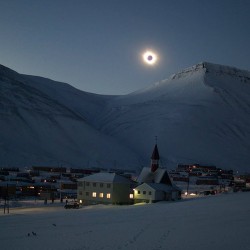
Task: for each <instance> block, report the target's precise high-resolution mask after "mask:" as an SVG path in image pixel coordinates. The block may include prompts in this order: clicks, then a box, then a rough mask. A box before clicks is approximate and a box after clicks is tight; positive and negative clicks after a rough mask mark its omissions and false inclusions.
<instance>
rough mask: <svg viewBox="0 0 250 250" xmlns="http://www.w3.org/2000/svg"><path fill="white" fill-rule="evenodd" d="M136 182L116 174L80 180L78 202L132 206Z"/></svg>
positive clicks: (101, 174) (100, 174)
mask: <svg viewBox="0 0 250 250" xmlns="http://www.w3.org/2000/svg"><path fill="white" fill-rule="evenodd" d="M133 187H134V182H133V181H131V180H130V179H128V178H125V177H123V176H120V175H118V174H115V173H96V174H93V175H89V176H86V177H83V178H81V179H79V180H78V185H77V200H78V201H79V202H80V203H82V204H98V203H102V204H131V203H133Z"/></svg>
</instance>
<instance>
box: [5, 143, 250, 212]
mask: <svg viewBox="0 0 250 250" xmlns="http://www.w3.org/2000/svg"><path fill="white" fill-rule="evenodd" d="M230 191H231V192H237V191H250V174H245V175H239V174H238V173H234V172H233V170H223V169H220V168H217V167H216V166H204V165H200V164H178V166H177V167H176V169H174V170H170V171H167V169H166V168H163V167H161V166H160V156H159V151H158V146H157V144H155V146H154V149H153V153H152V156H151V166H150V167H144V168H143V169H142V170H141V172H140V173H139V174H138V175H137V173H136V172H135V171H131V170H130V171H129V170H121V169H120V170H119V169H100V168H88V169H84V168H69V169H68V168H65V167H55V166H54V167H52V166H32V167H31V168H30V169H26V170H24V171H21V170H20V169H19V168H11V167H3V168H0V199H1V200H0V206H4V207H8V206H9V201H10V200H18V199H19V200H21V199H27V198H29V199H32V198H33V199H37V200H42V201H43V202H44V204H45V205H46V204H47V202H48V201H50V202H51V203H54V201H55V200H59V201H60V202H61V203H66V205H68V201H74V203H73V204H79V205H90V204H91V205H92V204H117V205H123V204H135V203H141V202H145V203H154V202H158V201H176V200H179V199H181V198H184V197H192V196H204V195H215V194H218V193H222V192H230ZM79 205H77V208H78V207H79ZM72 207H74V208H76V207H75V206H72ZM65 208H71V207H70V206H69V205H68V206H65Z"/></svg>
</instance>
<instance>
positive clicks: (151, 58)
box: [142, 51, 158, 65]
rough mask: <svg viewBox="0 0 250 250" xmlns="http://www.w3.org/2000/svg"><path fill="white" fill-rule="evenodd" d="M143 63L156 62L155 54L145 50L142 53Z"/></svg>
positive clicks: (150, 63)
mask: <svg viewBox="0 0 250 250" xmlns="http://www.w3.org/2000/svg"><path fill="white" fill-rule="evenodd" d="M142 58H143V61H144V63H146V64H148V65H154V64H156V62H157V59H158V58H157V55H156V53H154V52H153V51H146V52H144V53H143V55H142Z"/></svg>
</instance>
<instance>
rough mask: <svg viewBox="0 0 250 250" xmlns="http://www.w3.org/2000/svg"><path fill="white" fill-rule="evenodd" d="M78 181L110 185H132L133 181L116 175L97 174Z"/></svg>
mask: <svg viewBox="0 0 250 250" xmlns="http://www.w3.org/2000/svg"><path fill="white" fill-rule="evenodd" d="M78 181H90V182H109V183H111V182H112V183H131V180H129V179H128V178H125V177H123V176H120V175H118V174H116V173H96V174H92V175H89V176H86V177H83V178H81V179H78Z"/></svg>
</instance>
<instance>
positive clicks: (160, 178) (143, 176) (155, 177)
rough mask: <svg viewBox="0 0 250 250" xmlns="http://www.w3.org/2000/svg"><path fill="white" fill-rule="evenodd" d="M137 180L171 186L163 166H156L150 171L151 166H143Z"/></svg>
mask: <svg viewBox="0 0 250 250" xmlns="http://www.w3.org/2000/svg"><path fill="white" fill-rule="evenodd" d="M137 182H139V183H143V182H146V183H164V184H167V185H170V186H172V182H171V180H170V178H169V175H168V172H167V169H165V168H158V169H157V170H156V171H155V172H152V171H151V168H148V167H144V168H143V169H142V171H141V173H140V175H139V176H138V178H137Z"/></svg>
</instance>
